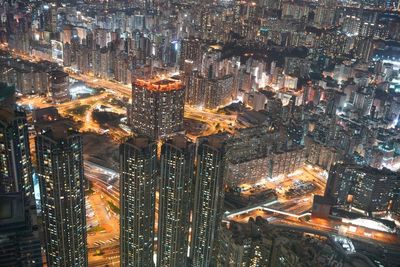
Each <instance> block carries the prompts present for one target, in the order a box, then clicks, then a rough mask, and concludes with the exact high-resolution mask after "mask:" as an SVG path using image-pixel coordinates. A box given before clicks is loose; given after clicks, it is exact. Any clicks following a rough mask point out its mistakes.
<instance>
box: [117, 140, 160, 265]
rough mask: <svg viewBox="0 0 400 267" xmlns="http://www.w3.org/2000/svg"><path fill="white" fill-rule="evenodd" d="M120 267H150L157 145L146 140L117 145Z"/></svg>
mask: <svg viewBox="0 0 400 267" xmlns="http://www.w3.org/2000/svg"><path fill="white" fill-rule="evenodd" d="M120 171H121V174H120V190H121V191H120V200H121V203H120V207H121V214H120V220H121V224H120V228H121V238H120V239H121V266H136V267H141V266H149V267H150V266H154V262H153V241H154V219H155V201H156V198H155V193H156V179H157V144H156V143H155V142H153V141H152V140H151V139H149V138H147V137H143V136H141V137H136V138H130V139H128V140H127V141H126V142H125V143H123V144H121V145H120Z"/></svg>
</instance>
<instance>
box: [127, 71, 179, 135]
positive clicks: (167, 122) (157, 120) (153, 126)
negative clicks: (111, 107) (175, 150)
mask: <svg viewBox="0 0 400 267" xmlns="http://www.w3.org/2000/svg"><path fill="white" fill-rule="evenodd" d="M184 88H185V87H184V86H183V85H182V83H181V82H180V81H178V80H173V79H161V78H158V79H154V80H139V79H137V80H136V81H134V82H133V84H132V109H131V112H130V123H131V127H132V130H133V131H134V132H136V133H138V134H144V135H147V136H149V137H151V138H154V139H158V138H160V137H165V136H168V135H170V134H173V133H176V132H179V131H182V130H183V111H184V103H185V91H184Z"/></svg>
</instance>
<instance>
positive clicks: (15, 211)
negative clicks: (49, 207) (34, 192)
mask: <svg viewBox="0 0 400 267" xmlns="http://www.w3.org/2000/svg"><path fill="white" fill-rule="evenodd" d="M0 211H1V212H0V266H22V267H25V266H26V267H28V266H29V267H35V266H37V267H39V266H42V254H41V250H40V239H39V233H38V231H37V229H36V230H34V228H33V226H32V223H31V218H30V212H29V209H28V207H27V205H26V204H25V197H24V194H23V192H17V193H5V194H0Z"/></svg>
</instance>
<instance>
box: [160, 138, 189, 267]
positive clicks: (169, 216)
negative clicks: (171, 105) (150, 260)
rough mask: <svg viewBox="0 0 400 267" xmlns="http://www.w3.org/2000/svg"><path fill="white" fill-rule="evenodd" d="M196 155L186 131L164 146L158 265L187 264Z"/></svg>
mask: <svg viewBox="0 0 400 267" xmlns="http://www.w3.org/2000/svg"><path fill="white" fill-rule="evenodd" d="M194 155H195V145H194V144H193V143H191V142H190V141H188V140H187V139H186V137H185V136H183V135H177V136H174V137H173V138H172V139H170V140H167V141H166V142H165V143H164V144H163V145H162V147H161V162H160V164H161V165H160V186H159V188H160V195H159V213H158V246H157V247H158V252H157V266H187V252H188V251H187V250H188V237H189V222H190V206H191V202H192V201H191V187H192V183H193V177H194Z"/></svg>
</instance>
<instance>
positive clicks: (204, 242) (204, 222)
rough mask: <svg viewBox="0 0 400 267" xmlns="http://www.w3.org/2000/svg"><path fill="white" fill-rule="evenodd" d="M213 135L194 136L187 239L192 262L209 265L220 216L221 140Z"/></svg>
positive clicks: (222, 141)
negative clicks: (193, 175) (194, 161)
mask: <svg viewBox="0 0 400 267" xmlns="http://www.w3.org/2000/svg"><path fill="white" fill-rule="evenodd" d="M226 138H227V135H213V136H208V137H203V138H201V139H200V140H198V148H197V171H196V179H195V189H194V206H193V222H192V239H191V246H190V249H191V254H190V256H191V259H192V266H196V267H200V266H204V267H206V266H210V265H211V266H212V265H213V264H211V263H212V261H213V260H215V255H213V253H214V252H215V244H216V240H217V237H218V232H219V231H218V229H219V227H220V224H221V219H222V205H223V196H224V189H223V177H224V172H225V140H226Z"/></svg>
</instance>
